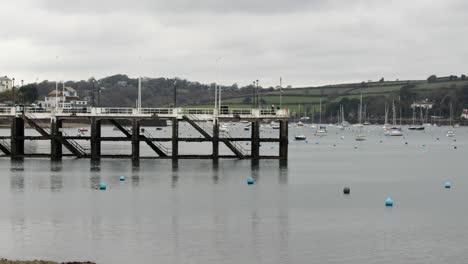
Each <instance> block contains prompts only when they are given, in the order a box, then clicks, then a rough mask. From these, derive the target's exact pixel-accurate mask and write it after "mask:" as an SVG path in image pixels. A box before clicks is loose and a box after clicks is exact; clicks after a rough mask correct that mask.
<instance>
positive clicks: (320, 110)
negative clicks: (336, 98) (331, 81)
mask: <svg viewBox="0 0 468 264" xmlns="http://www.w3.org/2000/svg"><path fill="white" fill-rule="evenodd" d="M319 124H322V97H320V104H319Z"/></svg>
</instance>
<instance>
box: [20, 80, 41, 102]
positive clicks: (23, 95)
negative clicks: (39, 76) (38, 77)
mask: <svg viewBox="0 0 468 264" xmlns="http://www.w3.org/2000/svg"><path fill="white" fill-rule="evenodd" d="M18 98H19V101H20V102H22V103H33V102H35V101H36V100H37V99H38V98H39V92H38V91H37V85H36V84H27V85H25V86H23V87H21V88H20V89H19V90H18Z"/></svg>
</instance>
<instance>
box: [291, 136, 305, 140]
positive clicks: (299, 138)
mask: <svg viewBox="0 0 468 264" xmlns="http://www.w3.org/2000/svg"><path fill="white" fill-rule="evenodd" d="M294 139H295V140H306V139H307V137H306V136H304V135H296V136H295V137H294Z"/></svg>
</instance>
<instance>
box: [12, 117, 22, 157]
mask: <svg viewBox="0 0 468 264" xmlns="http://www.w3.org/2000/svg"><path fill="white" fill-rule="evenodd" d="M10 146H11V158H12V159H18V158H21V157H22V156H23V155H24V120H23V119H21V118H19V117H13V119H12V122H11V141H10Z"/></svg>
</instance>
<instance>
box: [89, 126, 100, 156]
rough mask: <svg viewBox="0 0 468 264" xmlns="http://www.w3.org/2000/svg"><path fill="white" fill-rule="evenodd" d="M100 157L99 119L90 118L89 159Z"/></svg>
mask: <svg viewBox="0 0 468 264" xmlns="http://www.w3.org/2000/svg"><path fill="white" fill-rule="evenodd" d="M100 157H101V120H100V119H97V118H95V117H92V118H91V159H93V160H96V159H99V158H100Z"/></svg>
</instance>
